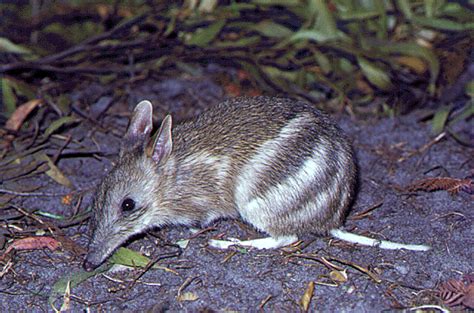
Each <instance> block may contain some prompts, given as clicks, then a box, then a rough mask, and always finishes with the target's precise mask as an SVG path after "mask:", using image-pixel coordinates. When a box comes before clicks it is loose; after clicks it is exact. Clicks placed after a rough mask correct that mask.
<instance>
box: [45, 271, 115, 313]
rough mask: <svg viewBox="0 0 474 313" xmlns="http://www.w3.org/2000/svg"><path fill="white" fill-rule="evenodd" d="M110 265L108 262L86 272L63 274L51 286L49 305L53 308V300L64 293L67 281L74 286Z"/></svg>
mask: <svg viewBox="0 0 474 313" xmlns="http://www.w3.org/2000/svg"><path fill="white" fill-rule="evenodd" d="M111 267H112V265H110V264H104V265H102V266H100V267H98V268H97V269H96V270H94V271H92V272H86V271H84V270H80V271H77V272H73V273H70V274H66V275H64V276H63V277H61V278H60V279H59V280H58V281H56V282H55V283H54V285H53V288H52V290H51V293H50V295H49V298H48V302H49V304H50V305H51V307H53V308H54V302H55V301H56V299H57V298H58V297H59V296H62V295H63V294H64V292H65V291H66V288H67V285H68V283H70V287H71V288H73V287H76V286H77V285H79V284H81V283H82V282H84V281H86V280H87V279H89V278H91V277H93V276H95V275H97V274H101V273H104V272H106V271H108V270H109V269H110V268H111ZM56 312H59V311H56Z"/></svg>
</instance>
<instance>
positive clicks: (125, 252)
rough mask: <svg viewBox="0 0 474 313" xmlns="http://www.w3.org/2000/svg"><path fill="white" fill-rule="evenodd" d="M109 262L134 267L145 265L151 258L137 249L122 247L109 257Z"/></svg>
mask: <svg viewBox="0 0 474 313" xmlns="http://www.w3.org/2000/svg"><path fill="white" fill-rule="evenodd" d="M109 262H110V263H112V264H120V265H125V266H132V267H145V266H147V264H148V263H150V259H149V258H147V257H146V256H144V255H142V254H140V253H138V252H136V251H133V250H131V249H128V248H123V247H121V248H119V249H118V250H117V251H116V252H115V253H114V254H113V255H112V256H111V257H110V258H109Z"/></svg>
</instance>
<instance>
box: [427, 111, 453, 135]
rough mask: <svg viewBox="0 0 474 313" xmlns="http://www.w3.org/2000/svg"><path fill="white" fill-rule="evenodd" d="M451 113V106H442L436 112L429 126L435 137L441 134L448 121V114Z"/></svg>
mask: <svg viewBox="0 0 474 313" xmlns="http://www.w3.org/2000/svg"><path fill="white" fill-rule="evenodd" d="M450 112H451V106H444V107H442V108H440V109H439V110H438V111H436V113H435V115H434V117H433V121H432V124H431V129H432V131H433V133H435V134H436V135H437V134H439V133H441V132H442V131H443V129H444V127H445V126H446V122H447V121H448V117H449V113H450Z"/></svg>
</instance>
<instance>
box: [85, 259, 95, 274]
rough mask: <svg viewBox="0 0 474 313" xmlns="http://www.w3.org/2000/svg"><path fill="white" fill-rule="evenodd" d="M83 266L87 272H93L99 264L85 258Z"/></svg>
mask: <svg viewBox="0 0 474 313" xmlns="http://www.w3.org/2000/svg"><path fill="white" fill-rule="evenodd" d="M82 268H84V269H85V270H86V271H87V272H92V271H93V270H95V269H96V268H97V265H96V264H93V263H91V262H89V261H87V260H85V261H84V263H82Z"/></svg>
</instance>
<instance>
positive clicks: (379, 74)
mask: <svg viewBox="0 0 474 313" xmlns="http://www.w3.org/2000/svg"><path fill="white" fill-rule="evenodd" d="M357 61H358V62H359V66H360V69H361V70H362V72H363V73H364V76H365V77H367V79H368V80H369V81H370V82H371V83H372V84H374V85H375V86H377V87H378V88H380V89H382V90H390V89H392V87H393V86H392V83H391V81H390V77H389V76H388V75H387V74H386V73H385V71H384V70H383V69H382V68H380V67H379V66H377V65H375V64H374V63H371V62H369V61H368V60H366V59H364V58H362V57H359V58H357Z"/></svg>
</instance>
